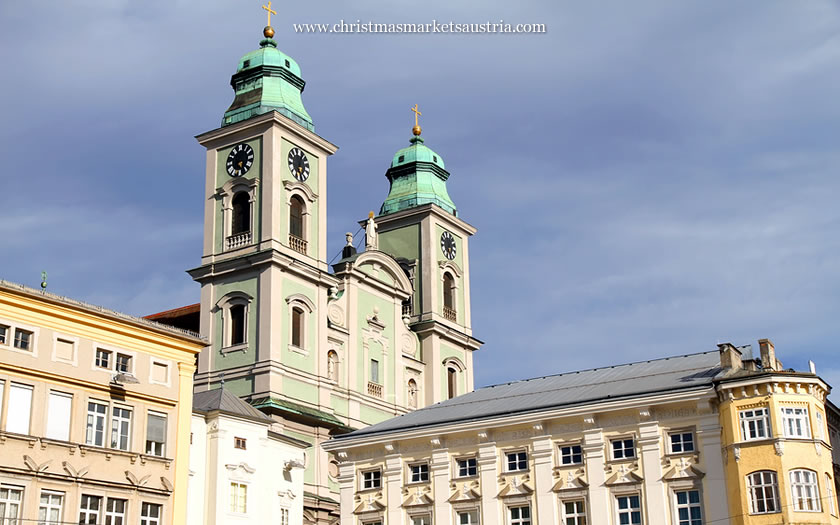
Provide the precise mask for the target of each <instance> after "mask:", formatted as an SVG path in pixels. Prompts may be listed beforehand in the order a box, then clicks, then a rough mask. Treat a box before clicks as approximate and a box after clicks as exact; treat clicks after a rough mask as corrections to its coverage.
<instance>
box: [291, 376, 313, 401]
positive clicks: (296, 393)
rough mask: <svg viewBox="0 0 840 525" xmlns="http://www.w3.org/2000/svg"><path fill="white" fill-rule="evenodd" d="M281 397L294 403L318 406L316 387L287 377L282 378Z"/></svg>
mask: <svg viewBox="0 0 840 525" xmlns="http://www.w3.org/2000/svg"><path fill="white" fill-rule="evenodd" d="M283 395H286V396H289V397H290V398H292V399H294V400H296V401H306V402H309V403H312V404H318V387H317V386H315V385H310V384H309V383H304V382H303V381H298V380H297V379H292V378H291V377H288V376H286V377H284V378H283Z"/></svg>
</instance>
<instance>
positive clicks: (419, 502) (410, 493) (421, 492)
mask: <svg viewBox="0 0 840 525" xmlns="http://www.w3.org/2000/svg"><path fill="white" fill-rule="evenodd" d="M403 494H404V495H405V496H406V498H405V500H403V503H402V506H403V507H425V506H429V505H432V504H433V503H434V500H433V499H432V497H431V490H430V489H429V488H428V487H416V488H413V489H406V490H405V491H404V492H403Z"/></svg>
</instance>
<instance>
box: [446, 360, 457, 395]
mask: <svg viewBox="0 0 840 525" xmlns="http://www.w3.org/2000/svg"><path fill="white" fill-rule="evenodd" d="M446 389H447V399H452V398H453V397H455V396H457V395H458V370H456V369H455V367H453V366H449V367H447V368H446Z"/></svg>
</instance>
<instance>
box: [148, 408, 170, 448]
mask: <svg viewBox="0 0 840 525" xmlns="http://www.w3.org/2000/svg"><path fill="white" fill-rule="evenodd" d="M165 444H166V415H165V414H158V413H156V412H149V418H148V421H147V423H146V454H150V455H152V456H161V457H162V456H163V455H164V453H165V451H164V445H165Z"/></svg>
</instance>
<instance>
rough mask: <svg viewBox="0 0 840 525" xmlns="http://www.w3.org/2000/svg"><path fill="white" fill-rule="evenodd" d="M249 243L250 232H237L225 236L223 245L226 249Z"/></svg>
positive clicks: (233, 248)
mask: <svg viewBox="0 0 840 525" xmlns="http://www.w3.org/2000/svg"><path fill="white" fill-rule="evenodd" d="M249 244H251V232H243V233H237V234H236V235H231V236H230V237H228V238H227V240H226V242H225V246H226V247H227V249H228V250H235V249H237V248H241V247H243V246H248V245H249Z"/></svg>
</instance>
